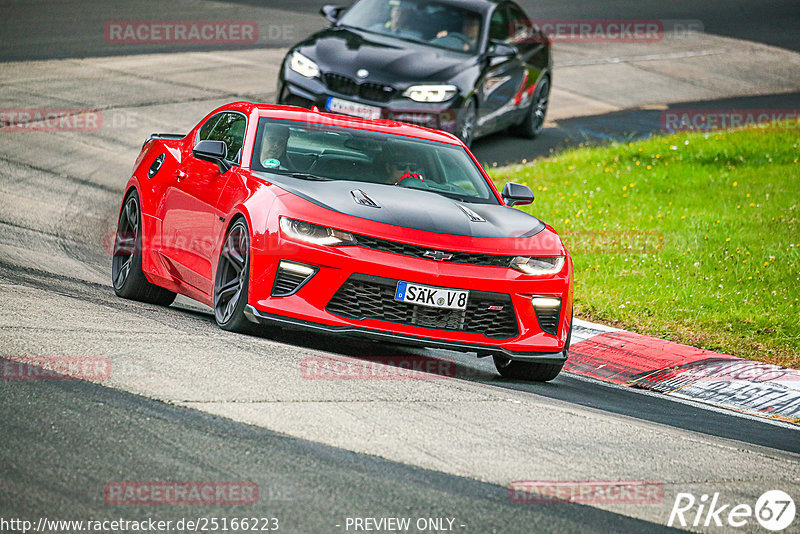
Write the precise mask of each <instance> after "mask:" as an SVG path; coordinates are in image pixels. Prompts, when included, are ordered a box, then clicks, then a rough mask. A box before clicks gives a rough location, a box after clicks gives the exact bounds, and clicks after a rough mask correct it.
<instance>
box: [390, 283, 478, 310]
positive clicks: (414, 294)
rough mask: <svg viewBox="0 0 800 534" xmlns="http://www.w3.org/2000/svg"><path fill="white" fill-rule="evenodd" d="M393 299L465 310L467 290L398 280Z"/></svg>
mask: <svg viewBox="0 0 800 534" xmlns="http://www.w3.org/2000/svg"><path fill="white" fill-rule="evenodd" d="M394 300H396V301H398V302H405V303H407V304H418V305H420V306H428V307H429V308H441V309H445V310H466V309H467V301H468V300H469V291H467V290H466V289H448V288H446V287H433V286H423V285H421V284H412V283H410V282H398V283H397V290H396V291H395V293H394Z"/></svg>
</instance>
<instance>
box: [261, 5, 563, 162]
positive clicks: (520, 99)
mask: <svg viewBox="0 0 800 534" xmlns="http://www.w3.org/2000/svg"><path fill="white" fill-rule="evenodd" d="M321 12H322V14H323V15H325V17H326V18H327V19H328V20H329V21H330V22H331V24H330V26H328V27H327V28H326V29H324V30H322V31H319V32H317V33H315V34H313V35H311V36H310V37H308V38H307V39H305V40H304V41H302V42H300V43H298V44H297V45H295V46H293V47H292V48H291V49H290V50H289V52H288V54H287V55H286V57H285V58H284V61H283V64H282V66H281V70H280V74H279V79H278V92H277V95H278V96H277V98H278V102H279V103H281V104H288V105H295V106H302V107H307V108H311V107H313V106H316V107H317V108H319V109H320V110H322V111H329V112H334V113H341V114H345V115H352V116H357V117H362V118H367V119H378V118H383V119H393V120H397V121H401V122H407V123H412V124H416V125H419V126H427V127H430V128H437V129H441V130H445V131H448V132H451V133H454V134H456V135H457V136H458V137H459V138H461V140H462V141H464V143H465V144H466V145H468V146H469V145H470V144H471V142H472V141H473V139H475V138H477V137H480V136H483V135H487V134H489V133H493V132H496V131H498V130H502V129H504V128H509V127H510V128H511V129H512V130H513V131H514V132H515V133H517V134H519V135H522V136H525V137H529V138H534V137H536V136H537V135H538V134H539V133H540V132H541V130H542V126H543V124H544V117H545V113H546V112H547V101H548V96H549V93H550V85H551V83H552V76H553V75H552V57H551V52H550V42H549V40H548V39H547V38H546V37H545V36H544V35H543V34H541V33H540V32H538V31H537V30H536V29H535V26H534V25H533V24H531V23H530V22H529V19H528V17H527V16H526V15H525V13H524V12H523V11H522V9H521V8H520V7H519V6H518V5H516V4H515V3H513V2H509V1H502V0H500V1H494V0H359V1H357V2H356V3H355V4H354V5H353V6H352V7H350V8H345V7H339V6H325V7H323V8H322V10H321Z"/></svg>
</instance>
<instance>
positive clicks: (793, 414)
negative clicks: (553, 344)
mask: <svg viewBox="0 0 800 534" xmlns="http://www.w3.org/2000/svg"><path fill="white" fill-rule="evenodd" d="M589 330H591V328H589ZM564 369H565V370H566V371H569V372H571V373H575V374H579V375H584V376H589V377H592V378H596V379H598V380H602V381H604V382H611V383H613V384H620V385H624V386H628V387H635V388H641V389H647V390H650V391H654V392H658V393H664V394H666V395H673V396H675V397H681V398H686V399H691V400H695V401H698V402H703V403H706V404H711V405H714V406H719V407H723V408H727V409H731V410H736V411H739V412H743V413H747V414H751V415H757V416H762V417H771V418H776V419H781V420H784V421H788V422H791V423H795V424H800V371H798V370H797V369H789V368H786V367H779V366H776V365H770V364H765V363H761V362H756V361H752V360H746V359H743V358H737V357H735V356H731V355H729V354H720V353H718V352H713V351H709V350H703V349H698V348H695V347H689V346H687V345H681V344H679V343H673V342H672V341H666V340H663V339H657V338H653V337H649V336H643V335H640V334H634V333H633V332H625V331H622V330H618V331H614V332H601V333H597V334H596V335H594V336H593V337H590V338H589V339H586V340H584V341H581V342H578V343H575V344H574V345H572V346H570V350H569V359H568V360H567V361H566V363H565V364H564Z"/></svg>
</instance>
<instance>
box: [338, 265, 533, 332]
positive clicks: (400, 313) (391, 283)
mask: <svg viewBox="0 0 800 534" xmlns="http://www.w3.org/2000/svg"><path fill="white" fill-rule="evenodd" d="M396 288H397V280H392V279H389V278H378V277H374V276H366V275H358V274H356V275H353V276H351V277H350V278H349V279H348V280H347V281H346V282H345V283H344V284H342V287H340V288H339V291H337V292H336V294H335V295H334V296H333V298H332V299H331V300H330V302H328V306H327V307H326V308H325V309H326V310H327V311H328V313H331V314H333V315H338V316H339V317H345V318H349V319H357V320H363V319H377V320H379V321H388V322H391V323H401V324H408V325H413V326H421V327H424V328H434V329H437V330H454V331H458V332H468V333H474V334H483V335H484V336H486V337H490V338H496V339H508V338H512V337H516V336H517V335H518V334H519V330H518V328H517V317H516V314H515V313H514V305H513V304H512V303H511V297H510V296H508V295H506V294H503V293H488V292H484V291H470V294H469V301H468V302H467V309H466V310H442V309H437V308H429V307H426V306H418V305H414V304H406V303H405V302H398V301H396V300H394V294H395V289H396ZM490 307H492V308H495V309H489V308H490ZM498 308H499V309H498Z"/></svg>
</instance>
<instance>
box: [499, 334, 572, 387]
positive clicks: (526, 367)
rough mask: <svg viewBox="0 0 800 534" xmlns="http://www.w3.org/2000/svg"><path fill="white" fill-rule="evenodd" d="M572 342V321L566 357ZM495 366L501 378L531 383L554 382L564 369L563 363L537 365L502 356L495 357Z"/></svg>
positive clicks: (566, 344)
mask: <svg viewBox="0 0 800 534" xmlns="http://www.w3.org/2000/svg"><path fill="white" fill-rule="evenodd" d="M571 342H572V320H570V323H569V332H568V333H567V341H566V342H565V343H564V356H565V357H566V356H567V352H568V350H569V345H570V343H571ZM493 359H494V366H495V368H496V369H497V372H498V373H500V376H502V377H503V378H510V379H512V380H528V381H531V382H549V381H550V380H553V379H554V378H555V377H557V376H558V374H559V373H560V372H561V369H562V368H563V367H564V364H563V363H535V362H520V361H514V360H509V359H508V358H503V357H502V356H494V357H493Z"/></svg>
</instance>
